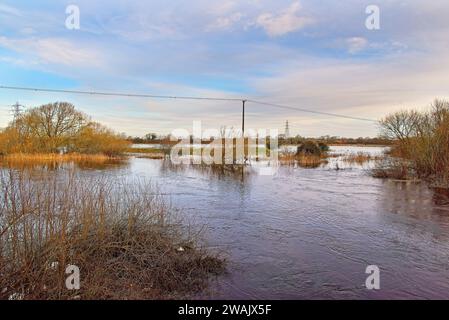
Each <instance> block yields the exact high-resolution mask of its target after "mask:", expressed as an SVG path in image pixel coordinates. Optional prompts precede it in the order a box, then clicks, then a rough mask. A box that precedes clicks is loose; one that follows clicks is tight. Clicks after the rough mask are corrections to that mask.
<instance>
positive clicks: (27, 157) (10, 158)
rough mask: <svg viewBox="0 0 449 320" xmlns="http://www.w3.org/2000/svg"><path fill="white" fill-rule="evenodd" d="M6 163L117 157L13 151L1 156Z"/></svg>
mask: <svg viewBox="0 0 449 320" xmlns="http://www.w3.org/2000/svg"><path fill="white" fill-rule="evenodd" d="M0 159H3V160H4V161H5V162H7V163H48V162H100V163H101V162H106V161H108V160H113V159H117V158H116V157H110V156H107V155H104V154H81V153H67V154H58V153H35V154H34V153H14V154H8V155H5V156H3V157H2V158H0Z"/></svg>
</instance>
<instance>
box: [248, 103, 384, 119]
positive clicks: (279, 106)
mask: <svg viewBox="0 0 449 320" xmlns="http://www.w3.org/2000/svg"><path fill="white" fill-rule="evenodd" d="M247 102H252V103H255V104H260V105H265V106H270V107H276V108H280V109H287V110H295V111H301V112H307V113H313V114H319V115H325V116H331V117H336V118H344V119H351V120H359V121H369V122H378V121H377V120H373V119H368V118H361V117H353V116H347V115H342V114H336V113H330V112H321V111H314V110H310V109H303V108H296V107H290V106H286V105H280V104H276V103H269V102H263V101H257V100H247Z"/></svg>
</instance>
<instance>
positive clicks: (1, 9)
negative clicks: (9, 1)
mask: <svg viewBox="0 0 449 320" xmlns="http://www.w3.org/2000/svg"><path fill="white" fill-rule="evenodd" d="M0 13H3V14H7V15H14V16H17V17H20V16H22V13H21V12H20V11H19V10H17V9H16V8H13V7H10V6H7V5H4V4H0Z"/></svg>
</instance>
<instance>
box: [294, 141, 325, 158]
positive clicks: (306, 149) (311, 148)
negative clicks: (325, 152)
mask: <svg viewBox="0 0 449 320" xmlns="http://www.w3.org/2000/svg"><path fill="white" fill-rule="evenodd" d="M321 153H322V150H321V148H320V146H319V145H318V144H317V143H316V142H314V141H305V142H304V143H303V144H302V145H300V146H299V147H298V149H297V152H296V154H297V155H301V154H302V155H314V156H321Z"/></svg>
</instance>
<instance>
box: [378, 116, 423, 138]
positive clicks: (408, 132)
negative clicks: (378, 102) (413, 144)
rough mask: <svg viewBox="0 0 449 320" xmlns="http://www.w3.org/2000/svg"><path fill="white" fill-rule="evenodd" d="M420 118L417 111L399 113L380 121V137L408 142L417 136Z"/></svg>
mask: <svg viewBox="0 0 449 320" xmlns="http://www.w3.org/2000/svg"><path fill="white" fill-rule="evenodd" d="M421 119H422V117H421V115H420V114H419V113H418V112H417V111H399V112H396V113H393V114H391V115H388V116H386V117H385V118H384V119H382V120H381V121H380V126H381V130H382V135H383V136H384V137H386V138H389V139H397V140H400V141H404V140H408V139H410V138H412V137H414V136H416V135H417V134H418V131H419V127H420V126H419V124H420V121H421Z"/></svg>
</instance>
